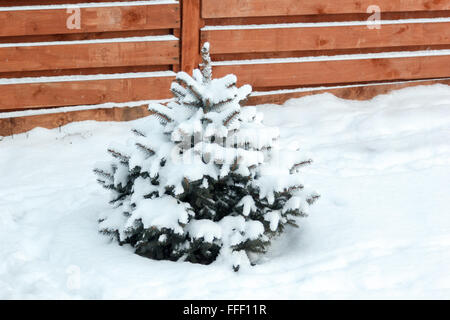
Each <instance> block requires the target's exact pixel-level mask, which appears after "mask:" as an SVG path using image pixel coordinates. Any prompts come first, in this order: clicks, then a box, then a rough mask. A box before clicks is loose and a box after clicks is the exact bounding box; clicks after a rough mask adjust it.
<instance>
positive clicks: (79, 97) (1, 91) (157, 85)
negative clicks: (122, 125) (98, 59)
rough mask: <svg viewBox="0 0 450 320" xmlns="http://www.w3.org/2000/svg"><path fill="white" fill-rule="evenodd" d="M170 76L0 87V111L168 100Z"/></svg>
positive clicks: (18, 84) (4, 85) (171, 79)
mask: <svg viewBox="0 0 450 320" xmlns="http://www.w3.org/2000/svg"><path fill="white" fill-rule="evenodd" d="M173 79H174V77H173V76H161V77H140V78H122V79H120V78H119V79H101V80H87V81H61V82H31V83H15V84H1V85H0V97H1V99H0V111H1V110H2V109H3V110H12V109H16V110H21V109H29V108H40V107H55V106H73V105H86V104H100V103H106V102H128V101H140V100H153V99H166V98H170V97H171V94H170V91H169V89H170V84H171V82H172V81H173Z"/></svg>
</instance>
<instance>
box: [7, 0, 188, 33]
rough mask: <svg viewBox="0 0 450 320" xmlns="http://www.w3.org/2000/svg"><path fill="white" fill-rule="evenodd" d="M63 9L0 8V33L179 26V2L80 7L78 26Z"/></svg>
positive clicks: (102, 30) (104, 30)
mask: <svg viewBox="0 0 450 320" xmlns="http://www.w3.org/2000/svg"><path fill="white" fill-rule="evenodd" d="M70 15H71V13H68V12H67V9H66V8H63V9H43V10H16V11H0V36H2V37H3V36H24V35H27V36H30V35H45V34H65V33H85V32H107V31H125V30H149V29H168V28H179V27H180V9H179V4H178V3H174V4H154V5H140V6H111V7H86V8H80V17H81V19H80V22H81V24H80V29H69V28H67V19H68V18H69V16H70Z"/></svg>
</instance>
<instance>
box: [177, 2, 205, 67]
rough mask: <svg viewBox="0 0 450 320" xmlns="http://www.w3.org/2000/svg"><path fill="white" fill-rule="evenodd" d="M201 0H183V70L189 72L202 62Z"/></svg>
mask: <svg viewBox="0 0 450 320" xmlns="http://www.w3.org/2000/svg"><path fill="white" fill-rule="evenodd" d="M201 1H202V0H183V1H182V8H181V9H182V25H181V70H183V71H185V72H187V73H189V74H190V73H192V70H193V69H194V68H197V66H198V64H199V62H200V28H201V27H202V21H201V18H200V3H201Z"/></svg>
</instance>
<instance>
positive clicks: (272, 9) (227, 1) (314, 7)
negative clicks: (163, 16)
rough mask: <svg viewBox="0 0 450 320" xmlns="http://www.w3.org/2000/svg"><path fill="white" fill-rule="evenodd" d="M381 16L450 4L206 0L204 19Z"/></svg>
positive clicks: (422, 0) (425, 0)
mask: <svg viewBox="0 0 450 320" xmlns="http://www.w3.org/2000/svg"><path fill="white" fill-rule="evenodd" d="M373 5H376V6H379V7H380V9H381V12H402V11H403V12H407V11H437V10H450V1H448V0H401V1H395V0H339V1H330V0H302V1H299V0H220V1H218V0H203V2H202V17H203V18H227V17H229V18H232V17H267V16H295V15H311V14H343V13H366V12H367V8H368V7H369V6H373Z"/></svg>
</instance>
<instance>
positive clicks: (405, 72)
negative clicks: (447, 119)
mask: <svg viewBox="0 0 450 320" xmlns="http://www.w3.org/2000/svg"><path fill="white" fill-rule="evenodd" d="M288 61H289V60H288ZM449 61H450V52H448V53H447V54H446V55H439V56H417V57H399V58H366V59H364V58H360V59H343V60H319V61H304V62H284V63H283V62H281V63H270V60H268V61H264V62H262V63H258V62H254V63H245V62H243V63H242V64H239V63H237V64H229V65H226V64H225V65H216V66H214V68H213V72H214V74H215V75H216V76H224V75H226V74H228V73H234V74H235V75H236V76H237V77H238V79H239V80H238V81H239V82H240V83H241V84H244V83H251V84H252V85H253V86H254V87H255V88H258V89H261V88H264V87H270V88H272V87H274V86H280V87H283V86H285V87H288V86H307V85H322V84H336V83H355V82H370V81H385V80H407V79H429V78H440V77H442V78H444V77H448V76H449V75H450V64H449V63H448V62H449Z"/></svg>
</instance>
